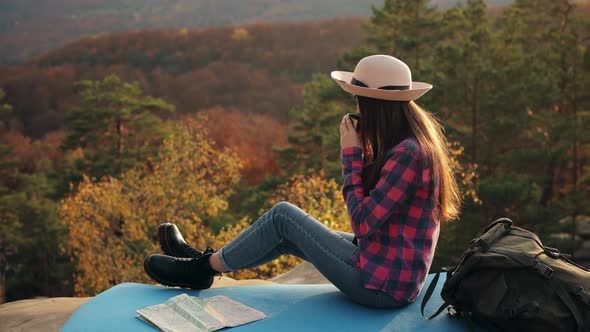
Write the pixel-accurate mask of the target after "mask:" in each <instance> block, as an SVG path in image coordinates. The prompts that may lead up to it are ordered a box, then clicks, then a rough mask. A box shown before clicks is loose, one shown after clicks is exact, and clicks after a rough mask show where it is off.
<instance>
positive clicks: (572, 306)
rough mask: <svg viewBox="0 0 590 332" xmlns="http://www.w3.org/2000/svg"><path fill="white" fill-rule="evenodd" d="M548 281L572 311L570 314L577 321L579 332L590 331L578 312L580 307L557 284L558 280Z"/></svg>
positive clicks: (559, 284)
mask: <svg viewBox="0 0 590 332" xmlns="http://www.w3.org/2000/svg"><path fill="white" fill-rule="evenodd" d="M548 281H549V285H551V288H553V289H554V290H555V292H556V293H557V295H559V297H560V298H561V300H562V301H563V303H564V304H565V305H566V306H567V307H568V309H569V310H570V312H571V313H572V315H573V316H574V319H575V320H576V325H577V326H578V332H584V331H588V327H587V326H586V324H584V319H583V318H582V314H581V313H580V311H579V310H578V307H577V306H576V305H575V304H574V301H572V298H571V296H570V295H569V294H568V292H567V291H566V290H565V289H564V288H563V286H562V285H561V283H559V282H557V280H555V279H549V280H548Z"/></svg>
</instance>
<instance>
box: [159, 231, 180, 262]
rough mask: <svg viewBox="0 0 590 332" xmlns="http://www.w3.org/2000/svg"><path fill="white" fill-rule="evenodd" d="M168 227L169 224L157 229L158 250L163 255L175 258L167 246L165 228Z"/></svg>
mask: <svg viewBox="0 0 590 332" xmlns="http://www.w3.org/2000/svg"><path fill="white" fill-rule="evenodd" d="M169 225H170V223H165V224H162V225H160V226H159V227H158V242H159V243H160V249H161V250H162V252H163V253H164V254H166V255H168V256H175V257H177V256H176V255H175V253H174V252H172V250H170V246H168V236H167V233H168V232H167V228H168V226H169Z"/></svg>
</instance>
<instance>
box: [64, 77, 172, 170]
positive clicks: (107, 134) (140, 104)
mask: <svg viewBox="0 0 590 332" xmlns="http://www.w3.org/2000/svg"><path fill="white" fill-rule="evenodd" d="M75 86H76V88H77V89H78V92H79V94H80V95H81V97H82V105H81V107H79V108H76V109H73V110H71V111H70V112H69V113H68V115H67V121H68V131H67V134H66V136H65V137H64V140H63V142H62V148H63V149H64V150H75V149H78V148H81V149H82V151H83V158H82V159H80V160H79V161H78V167H79V171H80V172H81V173H84V174H86V175H88V176H90V177H95V178H97V179H99V178H100V177H102V176H104V175H111V176H118V175H120V174H121V173H122V172H123V171H125V170H127V169H130V168H136V167H141V165H142V163H143V162H145V160H146V159H147V157H149V156H154V155H155V154H156V152H155V151H157V147H158V146H159V145H160V144H161V142H162V139H163V138H164V136H165V133H166V126H164V125H163V123H162V121H161V120H160V118H159V117H158V116H157V114H158V112H172V111H174V106H173V105H170V104H168V103H166V102H165V101H164V100H162V99H159V98H154V97H151V96H147V97H143V96H141V94H142V92H141V89H140V87H139V85H138V83H125V82H122V81H121V80H120V79H119V77H117V76H116V75H114V74H113V75H109V76H107V77H105V78H104V79H103V80H102V81H80V82H76V85H75ZM80 176H81V175H80V174H78V178H79V177H80Z"/></svg>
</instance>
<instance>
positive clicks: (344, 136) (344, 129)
mask: <svg viewBox="0 0 590 332" xmlns="http://www.w3.org/2000/svg"><path fill="white" fill-rule="evenodd" d="M351 146H358V147H359V148H360V147H361V140H360V137H359V135H358V133H357V132H356V131H355V130H354V125H353V124H352V120H350V118H349V117H348V115H345V116H344V117H342V123H341V124H340V148H341V149H344V148H347V147H351Z"/></svg>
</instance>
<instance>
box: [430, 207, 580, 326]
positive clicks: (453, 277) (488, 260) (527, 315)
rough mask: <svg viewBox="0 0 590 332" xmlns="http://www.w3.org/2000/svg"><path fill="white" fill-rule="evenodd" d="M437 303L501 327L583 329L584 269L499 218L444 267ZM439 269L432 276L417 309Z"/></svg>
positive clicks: (441, 309)
mask: <svg viewBox="0 0 590 332" xmlns="http://www.w3.org/2000/svg"><path fill="white" fill-rule="evenodd" d="M442 270H443V272H446V274H447V278H446V280H445V282H444V285H443V288H442V290H441V297H442V299H443V300H444V303H443V305H442V306H441V307H440V308H439V309H438V310H437V311H436V312H435V313H434V314H433V315H432V316H430V317H428V318H426V317H424V318H425V319H431V318H434V317H436V316H438V315H439V314H440V313H441V312H442V311H443V309H445V308H446V307H449V308H448V311H449V314H450V315H451V316H452V317H463V318H468V319H469V321H470V322H471V319H473V321H478V320H479V321H480V322H484V323H487V324H491V325H493V326H496V327H498V328H500V329H501V330H502V331H588V330H589V328H590V270H588V269H586V268H584V267H582V266H580V265H578V264H576V263H575V262H573V261H572V260H570V259H569V258H568V255H564V254H562V253H560V252H559V250H557V249H555V248H551V247H546V246H543V244H542V243H541V241H540V240H539V237H538V236H537V235H536V234H535V233H533V232H530V231H528V230H525V229H522V228H519V227H515V226H512V221H511V220H510V219H507V218H501V219H498V220H496V221H494V222H492V223H491V224H490V225H489V226H488V227H487V228H486V230H485V231H484V233H483V235H482V236H480V237H478V238H475V239H473V240H471V242H470V245H469V248H467V250H466V251H465V252H464V253H463V254H462V255H461V258H460V259H459V263H457V265H455V266H454V267H444V268H443V269H442ZM440 273H441V272H438V273H437V274H436V275H435V277H434V278H433V279H432V282H431V283H430V285H429V287H428V289H427V291H426V293H425V294H424V299H423V300H422V305H421V311H422V316H424V307H425V306H426V303H427V302H428V300H429V299H430V297H431V295H432V292H433V291H434V287H435V286H436V283H437V282H438V279H439V276H440Z"/></svg>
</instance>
